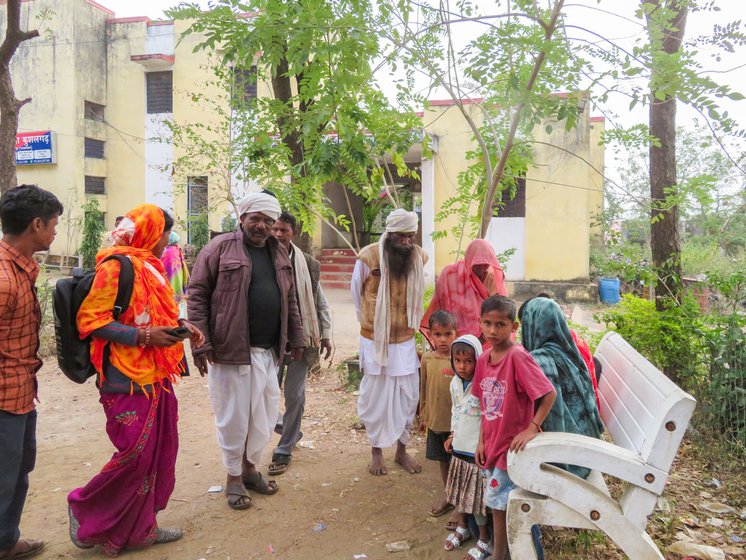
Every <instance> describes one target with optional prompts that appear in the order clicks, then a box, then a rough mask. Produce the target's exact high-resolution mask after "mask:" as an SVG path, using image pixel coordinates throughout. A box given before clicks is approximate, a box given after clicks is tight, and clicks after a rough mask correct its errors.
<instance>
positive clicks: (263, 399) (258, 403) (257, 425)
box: [207, 348, 280, 476]
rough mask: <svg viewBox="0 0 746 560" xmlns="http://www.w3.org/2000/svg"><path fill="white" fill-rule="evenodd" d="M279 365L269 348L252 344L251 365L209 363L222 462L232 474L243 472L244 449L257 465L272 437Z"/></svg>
mask: <svg viewBox="0 0 746 560" xmlns="http://www.w3.org/2000/svg"><path fill="white" fill-rule="evenodd" d="M278 370H279V365H278V361H277V356H276V354H275V351H274V350H272V349H264V348H252V349H251V365H250V366H242V365H228V364H212V365H210V366H209V369H208V375H207V386H208V388H209V390H210V400H211V401H212V408H213V409H214V410H215V425H216V426H217V428H218V443H219V444H220V449H221V451H222V453H223V464H224V465H225V468H226V469H228V474H229V475H231V476H239V475H240V474H241V473H242V464H241V463H242V459H243V456H244V453H245V454H246V459H247V460H248V462H249V463H252V464H254V465H256V464H257V463H259V461H260V459H261V457H262V451H263V450H264V448H265V447H266V445H267V444H268V443H269V442H270V440H271V439H272V430H273V429H274V427H275V422H276V421H277V413H278V411H279V409H280V387H279V385H278V384H277V372H278Z"/></svg>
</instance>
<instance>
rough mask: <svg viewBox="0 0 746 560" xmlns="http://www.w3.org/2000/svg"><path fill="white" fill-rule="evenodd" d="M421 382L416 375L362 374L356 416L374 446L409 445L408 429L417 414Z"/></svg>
mask: <svg viewBox="0 0 746 560" xmlns="http://www.w3.org/2000/svg"><path fill="white" fill-rule="evenodd" d="M419 398H420V379H419V375H417V373H410V374H409V375H401V376H396V377H390V376H388V375H363V379H362V381H361V382H360V397H359V398H358V401H357V414H358V416H359V417H360V422H362V423H363V425H364V426H365V431H366V432H367V433H368V441H370V445H371V447H391V446H392V445H394V444H395V443H396V442H397V441H398V442H401V443H403V444H404V445H406V444H407V443H409V429H410V428H411V427H412V423H413V422H414V415H415V413H416V412H417V402H418V401H419Z"/></svg>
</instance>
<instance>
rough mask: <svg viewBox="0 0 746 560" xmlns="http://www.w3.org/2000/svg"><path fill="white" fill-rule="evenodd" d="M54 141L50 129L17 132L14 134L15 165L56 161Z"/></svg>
mask: <svg viewBox="0 0 746 560" xmlns="http://www.w3.org/2000/svg"><path fill="white" fill-rule="evenodd" d="M55 141H56V138H55V136H54V132H52V131H51V130H40V131H37V132H19V133H18V134H16V165H38V164H51V163H57V161H56V157H55V145H54V143H55Z"/></svg>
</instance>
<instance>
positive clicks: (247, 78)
mask: <svg viewBox="0 0 746 560" xmlns="http://www.w3.org/2000/svg"><path fill="white" fill-rule="evenodd" d="M256 95H257V94H256V66H251V67H250V68H242V67H240V66H237V67H234V68H233V103H234V105H236V106H239V107H240V106H241V105H246V104H248V103H251V102H252V101H253V100H254V99H256Z"/></svg>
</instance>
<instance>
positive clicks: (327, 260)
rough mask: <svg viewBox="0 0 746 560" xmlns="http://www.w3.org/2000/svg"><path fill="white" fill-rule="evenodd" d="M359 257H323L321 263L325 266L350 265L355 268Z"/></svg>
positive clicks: (320, 259)
mask: <svg viewBox="0 0 746 560" xmlns="http://www.w3.org/2000/svg"><path fill="white" fill-rule="evenodd" d="M356 260H357V257H354V256H350V255H321V256H320V257H319V262H320V263H321V264H322V265H323V264H349V265H352V266H355V261H356Z"/></svg>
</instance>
